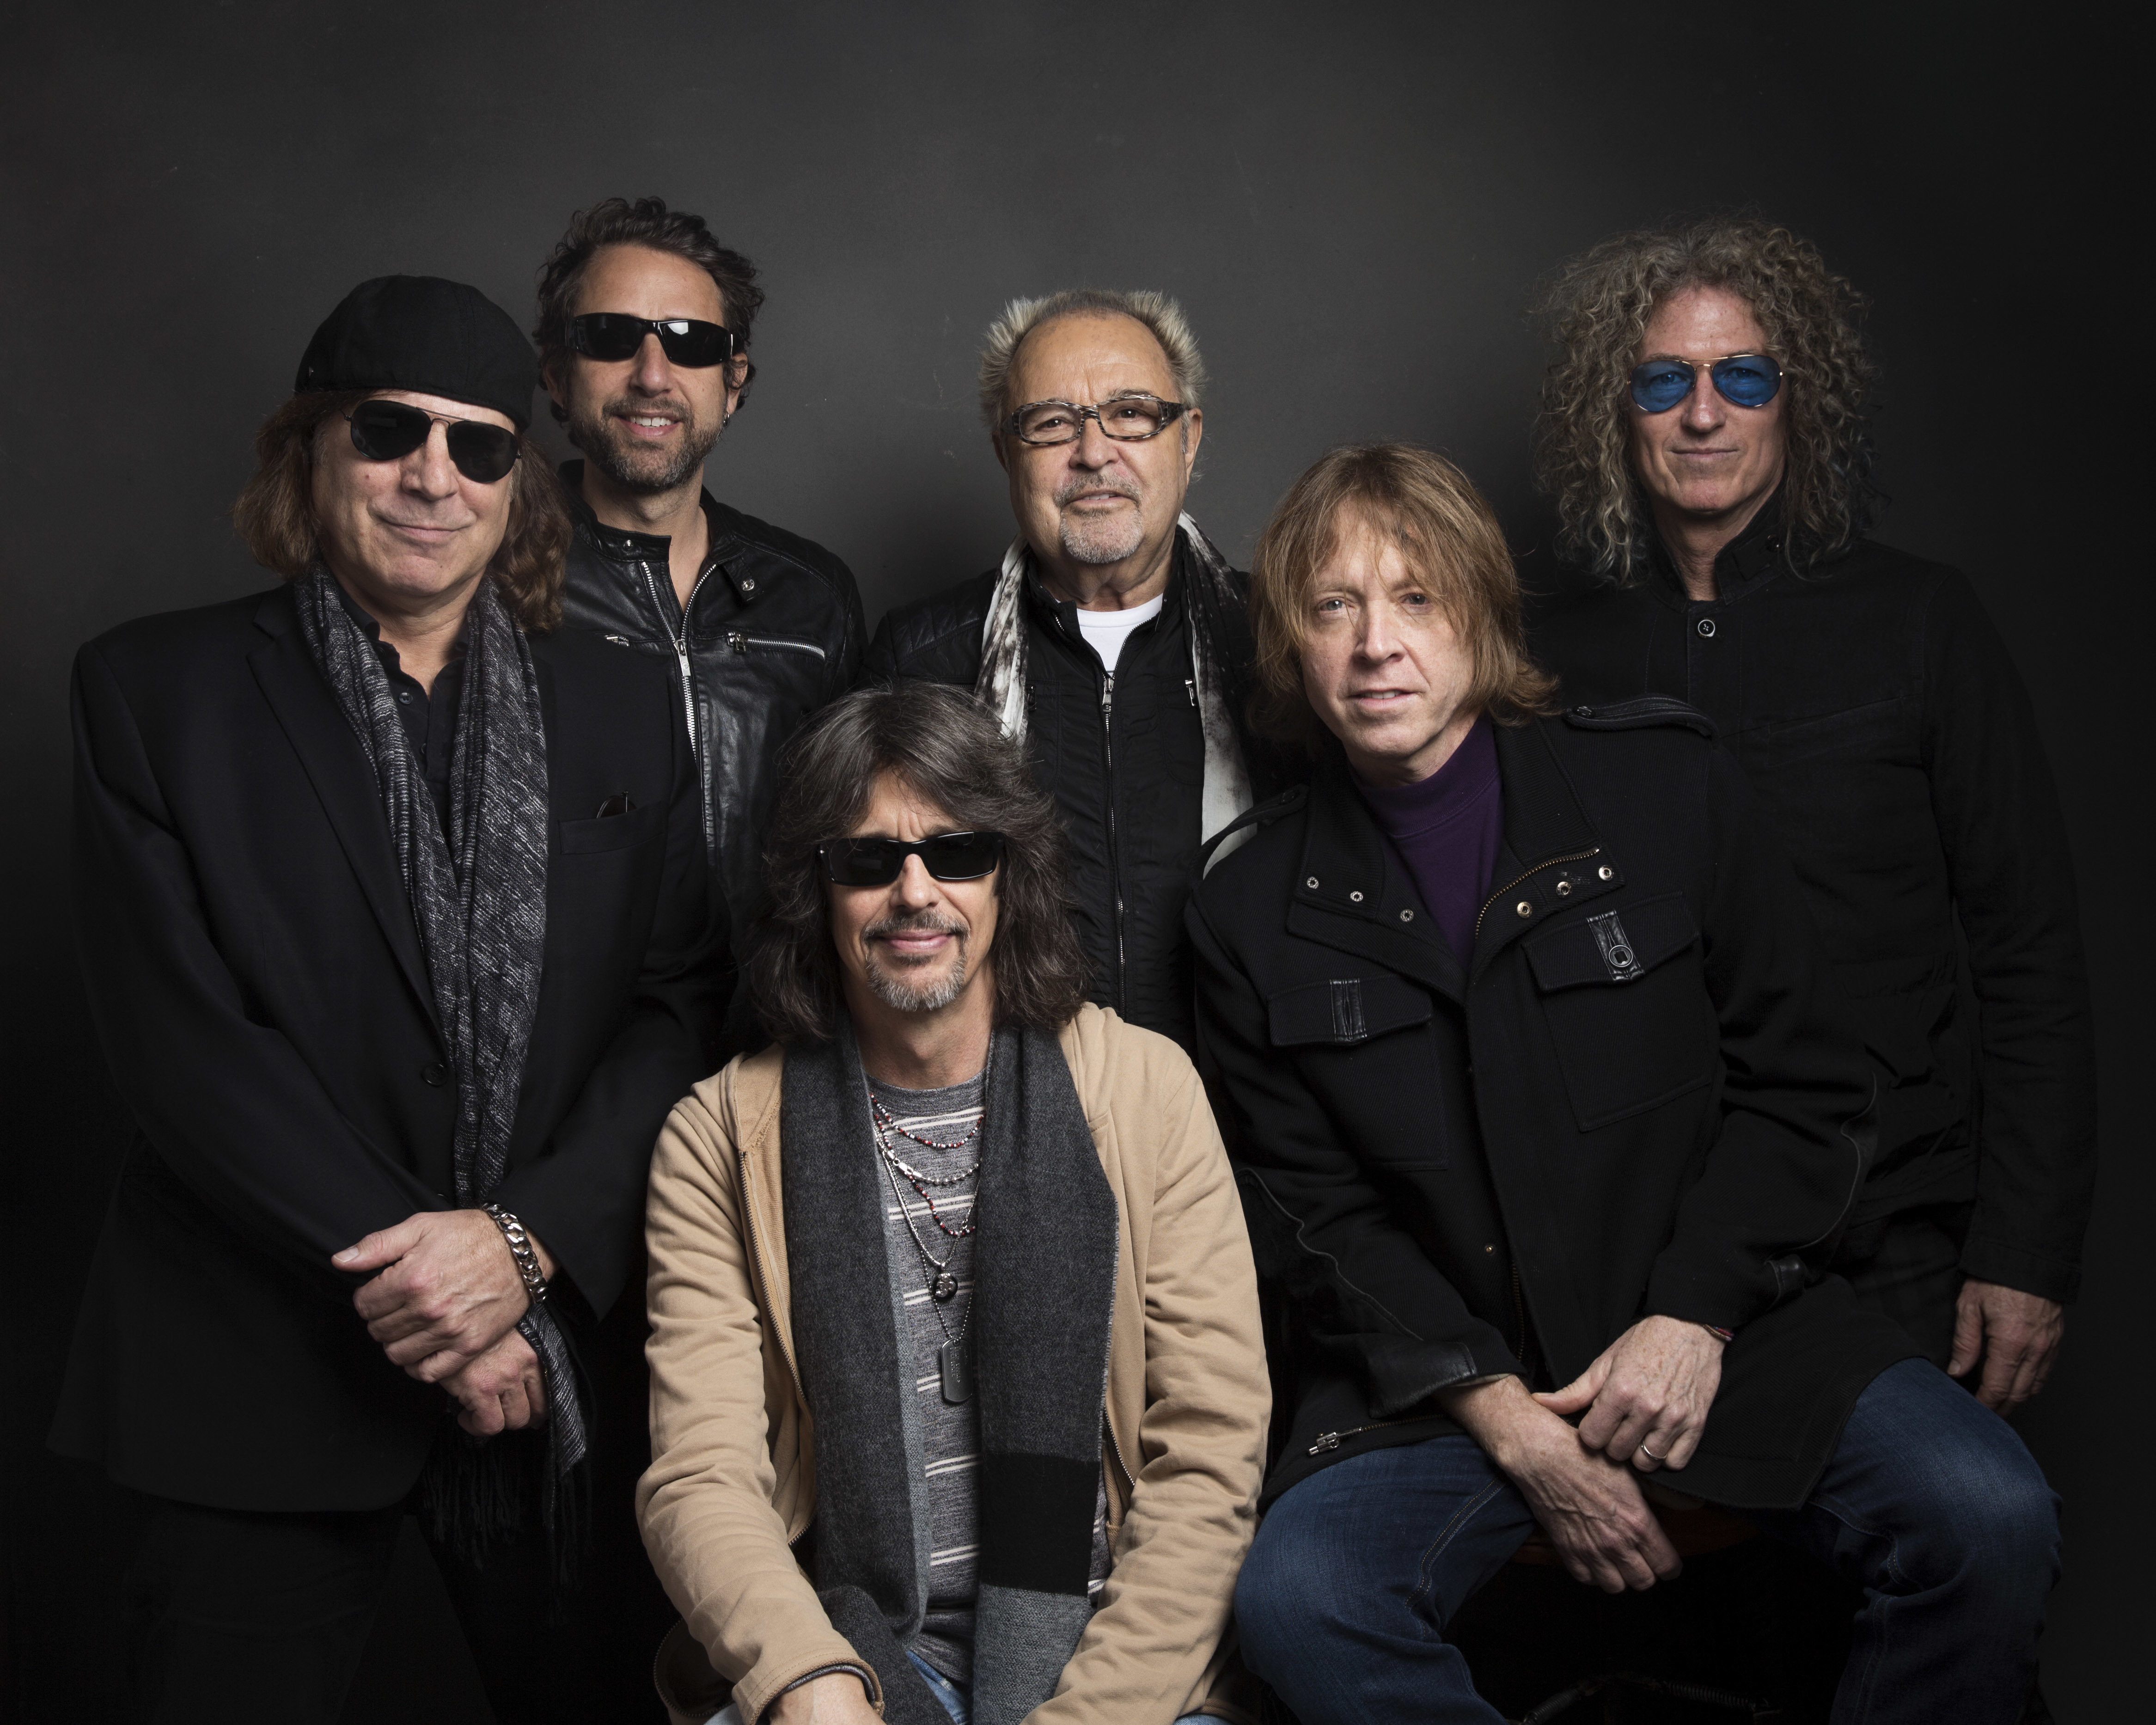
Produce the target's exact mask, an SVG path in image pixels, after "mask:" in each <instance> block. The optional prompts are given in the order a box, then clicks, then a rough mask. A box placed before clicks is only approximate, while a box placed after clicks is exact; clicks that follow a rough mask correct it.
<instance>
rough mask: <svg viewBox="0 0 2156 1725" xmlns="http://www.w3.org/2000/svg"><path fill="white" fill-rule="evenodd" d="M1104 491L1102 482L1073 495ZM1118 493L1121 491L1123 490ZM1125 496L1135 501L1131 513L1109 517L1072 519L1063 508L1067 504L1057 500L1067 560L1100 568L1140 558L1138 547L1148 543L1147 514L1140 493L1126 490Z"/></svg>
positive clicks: (1058, 523)
mask: <svg viewBox="0 0 2156 1725" xmlns="http://www.w3.org/2000/svg"><path fill="white" fill-rule="evenodd" d="M1100 488H1101V487H1100V481H1099V480H1087V481H1086V483H1085V484H1083V485H1080V486H1077V487H1075V490H1074V492H1073V495H1075V493H1076V491H1080V490H1085V491H1091V490H1099V489H1100ZM1116 489H1117V490H1122V487H1120V486H1118V487H1117V488H1116ZM1122 495H1124V496H1126V497H1127V498H1129V499H1130V500H1131V508H1130V509H1129V511H1127V512H1126V511H1122V510H1116V511H1111V512H1110V513H1108V514H1106V515H1090V514H1088V515H1072V514H1071V513H1070V511H1068V509H1066V508H1063V507H1061V506H1062V505H1063V504H1064V503H1065V501H1067V500H1065V499H1064V498H1060V497H1059V498H1058V499H1057V500H1056V502H1057V504H1058V506H1059V507H1058V510H1057V515H1056V526H1057V531H1058V536H1059V537H1060V539H1061V540H1062V542H1063V554H1064V556H1065V557H1069V558H1070V561H1071V562H1074V563H1088V564H1092V565H1096V566H1097V565H1100V564H1102V563H1120V562H1125V561H1126V560H1127V559H1128V558H1131V557H1136V556H1137V551H1138V547H1140V546H1141V545H1142V544H1143V543H1144V542H1145V516H1144V511H1142V508H1141V507H1140V506H1139V500H1138V496H1137V493H1136V492H1134V491H1127V490H1125V491H1123V492H1122Z"/></svg>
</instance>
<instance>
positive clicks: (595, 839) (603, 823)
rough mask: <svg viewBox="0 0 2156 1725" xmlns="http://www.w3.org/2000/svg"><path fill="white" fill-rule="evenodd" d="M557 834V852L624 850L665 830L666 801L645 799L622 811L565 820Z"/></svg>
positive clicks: (587, 853) (561, 853) (582, 854)
mask: <svg viewBox="0 0 2156 1725" xmlns="http://www.w3.org/2000/svg"><path fill="white" fill-rule="evenodd" d="M557 830H558V831H559V833H560V834H561V839H560V843H561V849H560V850H559V851H558V852H557V855H561V856H586V855H590V854H591V853H592V852H593V851H595V850H628V849H629V847H630V846H631V845H641V844H643V843H644V840H645V839H654V838H656V837H658V835H659V834H661V833H663V832H665V830H666V805H665V803H645V804H644V807H643V808H641V809H630V810H629V813H628V814H609V815H606V816H604V817H603V818H602V819H596V820H565V821H563V822H562V823H561V825H560V827H559V828H558V829H557Z"/></svg>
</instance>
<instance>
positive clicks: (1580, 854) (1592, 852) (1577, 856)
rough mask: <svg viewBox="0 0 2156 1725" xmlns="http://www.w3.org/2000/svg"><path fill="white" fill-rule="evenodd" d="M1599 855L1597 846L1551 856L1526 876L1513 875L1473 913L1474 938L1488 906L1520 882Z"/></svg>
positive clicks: (1478, 933)
mask: <svg viewBox="0 0 2156 1725" xmlns="http://www.w3.org/2000/svg"><path fill="white" fill-rule="evenodd" d="M1601 854H1602V847H1601V846H1600V845H1594V846H1593V847H1592V848H1591V849H1589V850H1575V851H1573V853H1572V855H1569V856H1553V857H1552V858H1550V860H1548V862H1538V863H1537V864H1536V865H1534V867H1532V869H1529V870H1527V873H1526V874H1523V875H1514V876H1513V877H1512V879H1511V880H1507V882H1506V883H1505V884H1504V885H1503V886H1501V887H1499V888H1498V889H1497V890H1496V891H1495V892H1493V893H1491V895H1490V896H1489V897H1487V898H1486V899H1484V900H1483V901H1482V908H1481V910H1479V911H1476V913H1475V933H1476V937H1477V938H1480V937H1481V933H1482V919H1483V918H1484V917H1485V916H1488V915H1489V914H1490V906H1492V905H1494V904H1496V902H1497V901H1498V900H1499V899H1501V898H1502V897H1504V896H1505V895H1506V894H1507V893H1508V892H1510V891H1512V889H1513V888H1514V887H1515V886H1518V885H1519V884H1520V882H1521V881H1522V880H1528V879H1530V878H1532V876H1534V875H1539V874H1540V873H1542V871H1543V870H1544V869H1553V868H1555V867H1556V866H1557V865H1558V864H1559V863H1568V862H1585V861H1586V860H1587V859H1588V858H1589V857H1590V856H1599V855H1601Z"/></svg>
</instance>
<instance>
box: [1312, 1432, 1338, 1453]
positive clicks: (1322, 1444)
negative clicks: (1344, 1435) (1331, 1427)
mask: <svg viewBox="0 0 2156 1725" xmlns="http://www.w3.org/2000/svg"><path fill="white" fill-rule="evenodd" d="M1339 1447H1340V1434H1339V1433H1338V1432H1337V1431H1321V1432H1320V1433H1318V1435H1317V1442H1316V1443H1314V1444H1312V1445H1311V1446H1310V1450H1309V1453H1310V1454H1311V1455H1323V1454H1324V1453H1325V1452H1326V1451H1327V1450H1337V1449H1338V1448H1339Z"/></svg>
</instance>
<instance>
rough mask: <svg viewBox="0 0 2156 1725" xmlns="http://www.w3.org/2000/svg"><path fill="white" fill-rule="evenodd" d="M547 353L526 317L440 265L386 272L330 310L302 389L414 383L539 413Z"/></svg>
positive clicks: (512, 410)
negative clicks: (448, 275) (535, 344)
mask: <svg viewBox="0 0 2156 1725" xmlns="http://www.w3.org/2000/svg"><path fill="white" fill-rule="evenodd" d="M538 387H539V358H538V356H537V355H536V354H535V353H534V352H532V351H531V343H530V342H529V341H526V340H525V338H524V332H523V331H521V330H520V329H518V328H517V326H516V320H515V319H514V318H512V317H511V316H510V315H509V314H508V313H507V312H506V311H503V310H502V309H501V308H500V306H499V305H495V303H494V301H493V300H490V299H488V298H487V296H486V295H485V294H483V293H481V292H480V290H478V289H477V288H475V287H466V286H465V285H464V284H463V283H462V282H460V281H444V280H442V279H441V277H439V275H377V276H376V277H375V278H374V279H373V280H372V281H362V283H360V285H358V286H357V287H356V288H354V289H353V290H352V291H351V292H350V293H348V294H346V295H345V296H344V298H343V299H342V300H341V301H340V302H339V303H338V305H337V309H336V311H332V312H331V313H330V315H329V316H327V317H326V318H325V319H323V320H322V326H321V328H320V329H318V330H316V331H315V338H314V340H313V341H310V342H308V343H307V351H306V352H305V354H304V355H303V356H302V357H301V358H300V371H299V375H298V376H297V377H295V378H294V379H293V380H292V388H293V390H294V392H295V393H300V394H304V393H308V392H309V391H314V390H331V389H409V390H412V391H414V392H415V393H418V394H422V395H440V396H446V397H448V398H449V399H450V400H451V401H462V402H470V403H472V404H473V405H474V406H475V407H481V408H494V409H495V412H497V413H506V414H508V415H509V417H510V418H511V419H512V420H514V421H515V422H516V429H518V430H519V431H522V430H523V429H525V428H526V427H527V426H528V425H530V424H531V395H532V392H533V391H534V390H536V389H537V388H538Z"/></svg>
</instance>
